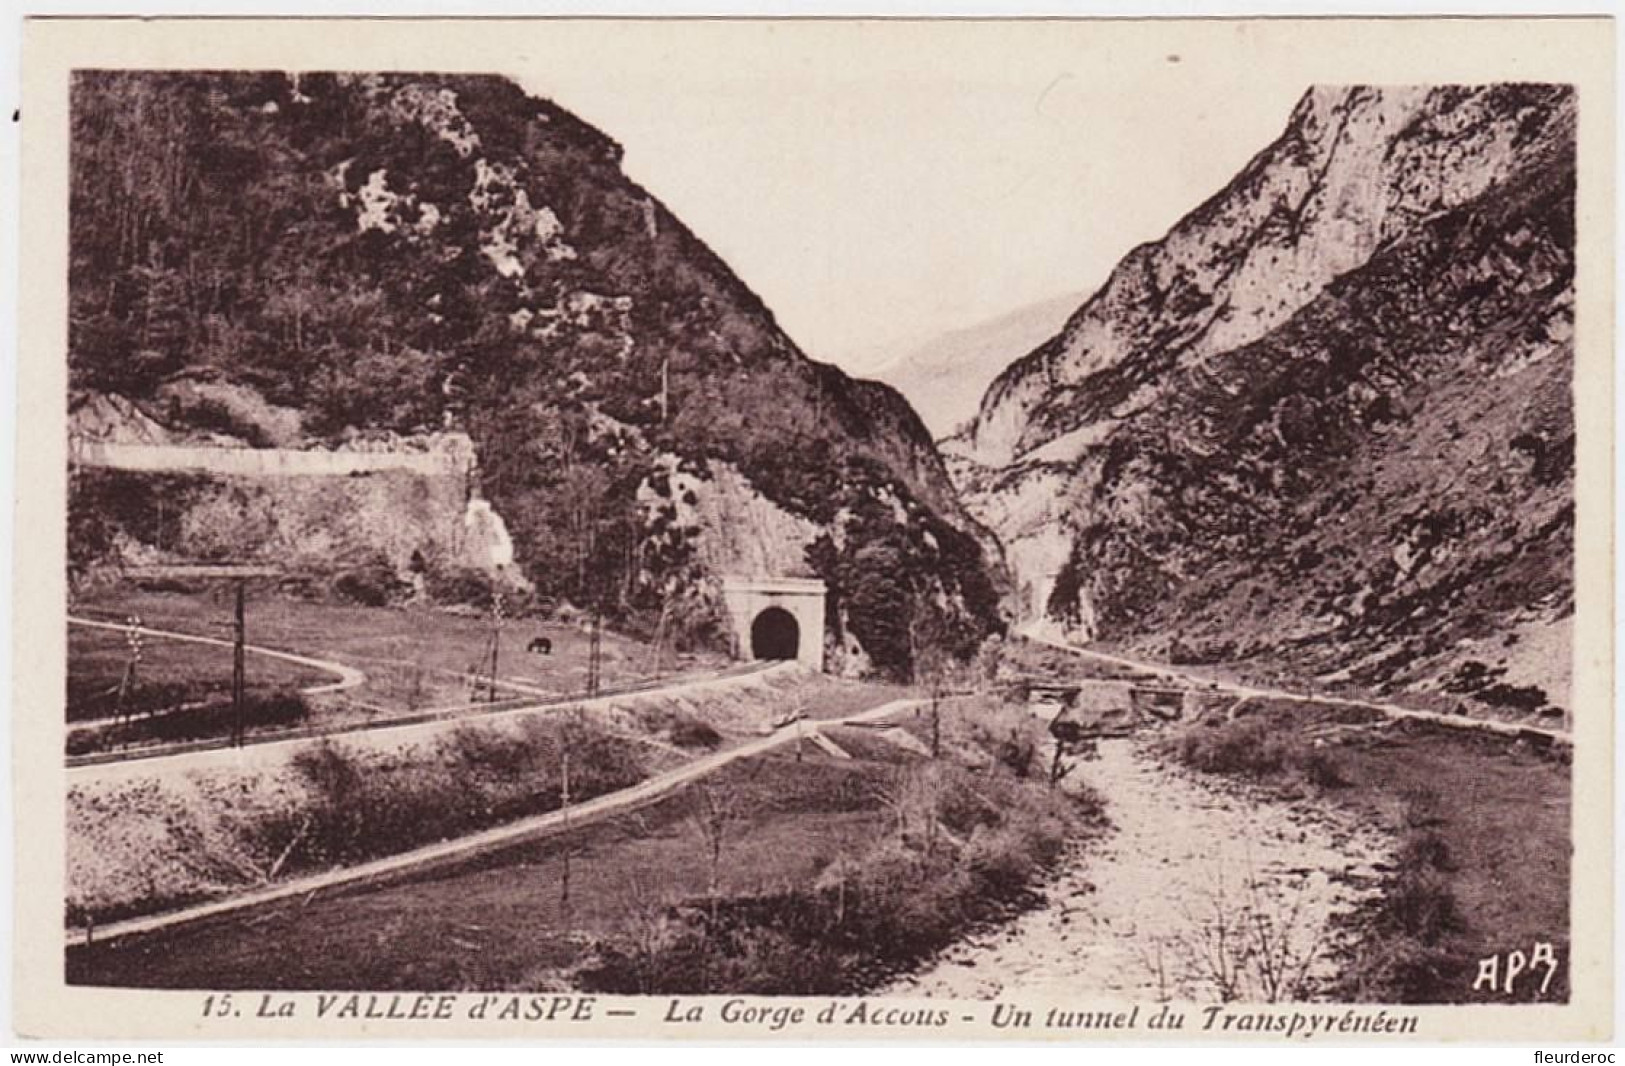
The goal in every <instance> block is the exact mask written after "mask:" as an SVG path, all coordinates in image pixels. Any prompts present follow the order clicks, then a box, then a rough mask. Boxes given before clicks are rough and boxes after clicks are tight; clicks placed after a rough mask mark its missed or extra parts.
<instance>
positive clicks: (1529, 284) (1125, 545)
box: [947, 84, 1575, 715]
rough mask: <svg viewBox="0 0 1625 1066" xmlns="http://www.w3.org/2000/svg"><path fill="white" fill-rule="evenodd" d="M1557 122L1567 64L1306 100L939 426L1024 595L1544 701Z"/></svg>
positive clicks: (1170, 651) (1567, 467) (1204, 637)
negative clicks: (1513, 75) (966, 413)
mask: <svg viewBox="0 0 1625 1066" xmlns="http://www.w3.org/2000/svg"><path fill="white" fill-rule="evenodd" d="M1574 137H1575V100H1574V93H1573V91H1572V89H1571V88H1570V87H1565V86H1553V85H1516V84H1503V85H1490V86H1474V87H1468V86H1444V87H1433V88H1382V89H1377V88H1368V87H1341V88H1330V87H1322V88H1315V89H1312V90H1311V91H1309V92H1308V93H1307V94H1306V95H1305V96H1304V97H1303V98H1302V100H1301V101H1300V102H1299V104H1298V105H1297V107H1296V108H1295V109H1294V111H1293V113H1292V115H1291V117H1290V119H1289V121H1288V122H1287V125H1286V128H1285V130H1284V132H1283V133H1282V134H1281V136H1280V137H1279V138H1278V139H1277V140H1276V141H1275V142H1274V143H1272V144H1270V145H1269V146H1268V147H1266V148H1265V149H1264V150H1263V151H1262V152H1260V153H1259V154H1258V155H1257V156H1256V157H1254V159H1253V160H1252V161H1251V162H1250V163H1249V164H1248V166H1247V167H1246V168H1245V169H1243V171H1242V172H1241V173H1240V174H1238V175H1237V176H1236V177H1235V178H1234V179H1233V180H1232V181H1231V182H1230V184H1229V185H1228V186H1227V187H1226V188H1224V189H1223V190H1222V191H1220V192H1219V193H1217V194H1216V195H1215V196H1213V197H1212V198H1211V199H1210V200H1208V201H1207V202H1206V203H1204V204H1202V205H1201V206H1200V207H1198V208H1197V209H1196V210H1194V211H1193V212H1191V213H1190V214H1189V215H1187V216H1186V217H1185V218H1183V219H1181V220H1180V221H1179V222H1178V223H1177V224H1176V225H1175V226H1174V227H1173V228H1172V229H1171V230H1170V231H1169V233H1168V234H1167V236H1165V237H1164V238H1163V239H1161V240H1160V241H1157V242H1154V243H1151V244H1147V245H1144V246H1141V247H1139V248H1136V249H1134V250H1133V251H1132V252H1131V253H1129V255H1128V256H1126V257H1125V258H1124V259H1123V261H1122V262H1121V263H1120V264H1119V265H1118V266H1117V267H1116V269H1115V270H1114V271H1113V273H1112V274H1111V276H1110V278H1109V279H1108V280H1107V282H1106V283H1105V285H1104V286H1103V287H1102V288H1101V289H1100V290H1099V291H1098V292H1096V293H1095V294H1094V295H1092V296H1091V297H1090V298H1089V299H1088V300H1087V301H1086V302H1085V303H1084V304H1083V305H1082V306H1081V307H1080V308H1078V309H1077V311H1076V312H1075V313H1074V314H1073V315H1072V317H1071V318H1070V319H1069V320H1068V321H1067V323H1066V325H1065V327H1064V328H1063V329H1061V330H1060V331H1059V332H1058V333H1056V334H1055V335H1054V336H1053V337H1051V338H1050V339H1048V340H1047V341H1045V342H1044V343H1043V344H1040V345H1038V346H1037V347H1036V348H1034V349H1033V350H1032V351H1031V352H1030V353H1028V354H1026V355H1024V356H1022V357H1021V358H1019V359H1016V360H1015V361H1014V362H1013V363H1012V364H1011V365H1010V366H1009V367H1008V368H1007V369H1006V370H1005V371H1004V372H1003V373H1001V374H1000V375H999V376H998V378H997V379H996V380H995V381H994V382H993V384H992V385H991V387H990V388H989V389H988V391H987V393H986V395H985V396H984V397H983V399H982V402H981V406H980V409H979V411H978V413H977V416H976V419H975V421H974V423H973V424H972V425H971V426H970V427H969V428H968V429H967V430H966V431H965V432H964V433H962V434H960V435H959V436H958V437H957V438H955V439H954V440H953V441H951V442H948V444H947V450H948V451H950V452H951V453H952V462H953V464H954V467H955V471H956V476H957V477H958V478H959V480H960V482H961V485H962V488H964V489H965V491H966V493H967V496H968V498H969V500H970V504H971V509H972V511H973V513H975V514H976V515H977V516H978V517H980V518H981V519H982V520H983V521H984V522H986V523H987V524H988V525H989V526H990V527H991V528H993V529H994V530H995V531H997V532H998V533H999V535H1000V536H1001V538H1003V539H1004V541H1005V545H1006V549H1007V552H1008V556H1009V559H1010V561H1011V564H1012V566H1013V567H1014V569H1015V570H1016V573H1017V577H1018V580H1019V581H1020V582H1021V583H1022V586H1023V589H1024V591H1025V594H1026V600H1025V610H1026V611H1027V613H1028V616H1029V617H1032V618H1038V619H1041V620H1043V621H1045V622H1047V623H1048V624H1050V625H1053V626H1057V627H1060V628H1063V629H1065V630H1067V631H1069V632H1071V633H1072V634H1074V635H1076V636H1079V637H1083V638H1088V639H1095V640H1100V641H1107V642H1113V643H1118V644H1121V645H1123V646H1125V647H1130V648H1135V649H1140V650H1142V651H1145V652H1147V653H1154V654H1158V655H1162V656H1166V657H1169V658H1172V659H1175V660H1180V661H1187V662H1191V661H1195V662H1236V661H1247V662H1251V663H1253V664H1255V665H1260V664H1270V665H1271V666H1273V667H1274V668H1278V669H1282V670H1290V671H1291V672H1292V673H1293V674H1294V675H1296V676H1300V677H1307V676H1318V677H1320V678H1321V679H1322V680H1324V681H1327V682H1341V683H1347V684H1351V685H1356V686H1362V687H1364V688H1367V689H1371V688H1375V689H1379V690H1390V689H1394V688H1399V687H1405V688H1409V689H1412V690H1416V691H1431V692H1434V693H1436V694H1437V695H1438V696H1439V697H1440V698H1441V699H1443V700H1447V701H1450V702H1451V703H1454V702H1455V701H1456V700H1457V698H1458V697H1460V698H1464V699H1472V700H1477V701H1480V702H1482V703H1484V704H1489V705H1495V706H1497V707H1499V708H1501V709H1507V710H1511V711H1517V712H1537V711H1538V712H1542V713H1545V714H1552V715H1555V714H1558V713H1560V711H1561V709H1562V706H1561V705H1562V703H1564V702H1566V700H1567V698H1568V697H1567V685H1568V669H1569V665H1568V654H1567V632H1568V629H1567V627H1568V626H1569V625H1570V616H1571V614H1572V604H1573V576H1572V566H1573V521H1574V487H1573V455H1574V414H1573V397H1572V378H1573V329H1574V314H1573V302H1574V227H1575V219H1574V192H1575V156H1574Z"/></svg>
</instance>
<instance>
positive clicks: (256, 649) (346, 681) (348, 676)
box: [68, 614, 367, 725]
mask: <svg viewBox="0 0 1625 1066" xmlns="http://www.w3.org/2000/svg"><path fill="white" fill-rule="evenodd" d="M68 624H69V625H73V626H85V627H87V628H89V629H111V630H115V631H117V632H120V633H127V632H129V630H130V627H129V626H128V625H125V624H123V623H120V622H98V621H95V620H94V619H90V618H76V617H74V616H73V615H71V614H70V615H69V616H68ZM135 628H136V631H137V632H140V633H144V634H146V635H147V636H150V637H163V638H165V639H166V640H181V641H186V642H188V643H191V644H209V645H213V646H214V647H217V648H230V647H232V646H233V645H232V642H231V641H229V640H221V639H219V638H218V637H200V636H197V635H196V634H194V633H177V632H175V631H173V630H169V629H153V628H151V627H149V626H136V627H135ZM243 650H244V651H245V652H248V653H249V654H250V655H263V656H265V657H266V658H267V659H281V660H282V661H283V662H288V663H297V664H299V665H300V666H309V667H313V668H314V669H317V670H325V671H326V672H328V673H330V674H333V675H334V676H335V677H337V678H338V680H337V681H333V682H330V683H329V684H326V685H313V686H311V687H310V688H303V689H300V690H299V691H300V692H303V693H304V694H305V695H307V696H321V695H325V694H327V693H332V692H345V691H347V690H349V689H352V688H360V687H361V686H362V685H364V684H366V681H367V675H366V674H364V673H362V672H361V671H360V670H357V669H356V668H355V667H353V666H346V665H345V664H343V663H339V662H334V661H333V660H331V659H313V658H311V657H310V656H308V655H295V654H294V653H293V652H290V651H277V650H276V649H275V648H262V647H260V646H259V645H257V644H245V645H243ZM75 724H78V725H83V724H84V723H82V722H81V723H75Z"/></svg>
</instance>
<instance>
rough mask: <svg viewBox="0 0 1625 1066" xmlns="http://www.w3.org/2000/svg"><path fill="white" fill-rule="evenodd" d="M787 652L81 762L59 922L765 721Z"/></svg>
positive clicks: (454, 825) (462, 814) (409, 830)
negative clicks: (550, 700)
mask: <svg viewBox="0 0 1625 1066" xmlns="http://www.w3.org/2000/svg"><path fill="white" fill-rule="evenodd" d="M831 684H834V682H829V681H825V680H823V679H814V678H808V677H807V676H806V675H804V674H802V673H800V672H798V671H796V670H794V669H793V668H774V669H772V670H767V671H762V672H759V673H754V674H750V675H744V676H733V677H724V678H715V679H708V680H705V681H701V682H689V683H686V684H679V685H674V686H669V687H667V688H664V689H661V690H658V691H653V692H643V693H635V694H629V695H622V696H615V697H608V698H602V699H598V700H592V701H585V702H583V703H581V704H577V705H572V706H570V707H558V706H550V707H545V708H529V709H520V710H515V711H507V712H501V713H497V714H490V715H484V716H480V717H473V718H464V719H453V720H447V721H431V722H423V723H418V724H414V725H410V726H402V727H397V728H390V729H377V730H370V731H366V732H358V733H354V734H346V735H344V736H342V737H337V738H334V737H327V738H308V739H299V740H289V741H283V742H277V743H269V744H262V745H257V746H253V747H250V748H245V749H224V750H213V751H203V752H193V753H187V754H182V755H175V756H169V757H160V758H153V759H144V760H133V761H129V762H123V763H110V764H105V765H95V766H86V767H81V768H78V769H75V770H73V771H70V773H69V778H68V780H69V790H68V797H67V805H68V816H67V854H68V892H67V912H68V913H67V918H68V921H69V923H70V924H80V923H83V922H85V921H87V920H94V921H98V922H106V921H108V920H113V919H118V918H123V917H129V916H134V915H139V914H148V913H153V912H156V911H160V910H165V909H169V908H173V907H178V906H183V905H185V904H188V903H195V902H200V901H204V900H210V899H216V898H220V897H224V896H229V895H232V894H235V893H238V892H244V891H248V890H251V889H254V888H258V887H263V886H266V885H269V884H272V883H274V882H276V881H278V880H281V879H286V878H289V877H294V876H298V875H300V874H306V873H312V872H317V871H322V870H326V869H331V868H334V867H340V866H345V865H348V864H351V863H354V862H360V861H364V860H366V859H370V858H375V857H378V856H381V855H388V854H393V853H396V852H401V851H405V850H408V849H410V848H412V847H415V846H418V845H421V844H425V843H428V842H432V841H437V840H445V839H450V838H453V837H456V836H458V835H461V834H464V833H469V832H472V831H475V830H478V829H481V828H486V827H489V826H493V825H499V824H502V823H504V822H508V821H513V820H516V819H519V818H523V817H526V816H528V815H533V814H537V813H541V812H545V811H548V810H552V809H555V808H556V807H558V806H559V804H560V802H561V798H562V793H563V789H564V780H563V775H564V772H565V768H564V763H565V760H566V756H568V760H569V763H570V767H569V774H570V781H569V795H570V798H571V800H572V801H580V800H585V799H588V798H590V797H592V796H596V795H601V794H604V793H607V792H611V791H615V790H618V789H622V788H626V787H628V786H631V785H633V784H635V783H637V782H638V781H641V780H643V779H645V778H646V777H647V776H648V775H649V774H651V773H654V772H657V771H659V770H661V769H665V768H668V767H671V766H673V765H677V764H680V763H682V762H683V761H685V760H686V759H688V758H690V757H692V756H694V755H696V754H698V753H702V752H704V751H708V750H711V749H713V748H716V747H718V746H720V745H722V744H724V743H725V742H726V739H725V738H726V736H727V735H730V734H731V735H735V736H739V735H752V734H759V733H762V732H765V731H767V730H769V729H770V728H771V723H772V721H773V719H774V717H775V716H776V715H777V714H779V713H780V712H781V710H782V708H783V706H784V705H785V701H786V698H787V695H788V693H789V692H790V691H791V690H792V689H794V690H797V691H798V696H797V698H802V695H804V694H803V693H801V692H800V690H803V689H808V688H811V689H813V690H814V692H813V693H812V695H814V696H816V690H817V689H818V688H819V687H820V686H825V685H831Z"/></svg>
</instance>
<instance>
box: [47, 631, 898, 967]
mask: <svg viewBox="0 0 1625 1066" xmlns="http://www.w3.org/2000/svg"><path fill="white" fill-rule="evenodd" d="M779 669H795V665H794V664H793V663H789V664H785V665H784V666H783V667H779ZM764 672H765V671H764ZM746 676H754V677H758V678H759V677H760V676H761V675H760V674H756V675H746ZM714 683H715V682H714V681H712V682H694V683H684V684H678V685H673V686H671V687H670V688H668V689H666V690H664V691H665V692H667V693H672V692H682V691H686V690H693V689H696V688H699V687H701V685H703V684H714ZM589 702H590V701H589ZM925 702H926V701H924V700H919V699H901V700H892V701H891V702H889V703H883V704H881V705H880V706H878V707H871V708H869V709H867V710H864V711H859V712H857V713H855V714H849V715H846V716H844V717H841V718H831V719H826V720H820V721H817V722H810V721H809V722H803V723H800V725H799V728H798V725H797V724H794V723H792V724H790V725H786V726H785V727H783V728H780V729H778V730H777V731H775V732H773V733H771V734H769V735H768V736H765V737H761V738H760V739H757V740H752V741H748V742H746V743H744V744H741V745H739V746H738V747H735V748H730V749H728V750H726V751H721V752H718V753H716V754H714V755H707V756H705V757H703V758H700V759H696V760H695V761H694V762H691V763H689V764H688V765H686V766H681V767H678V768H677V769H675V770H670V771H668V772H666V773H663V774H659V775H657V776H655V777H651V778H649V779H648V780H646V781H644V782H643V783H641V784H638V785H634V786H633V787H631V788H628V789H622V790H621V791H619V792H611V793H608V794H606V795H603V796H599V797H597V798H595V799H591V800H588V801H586V802H585V803H579V804H576V805H575V806H573V807H571V808H569V809H568V810H555V811H549V812H548V813H546V814H541V815H537V816H536V817H534V818H526V819H524V820H522V821H518V822H512V823H509V824H508V825H503V826H498V827H496V828H494V829H487V830H484V831H483V832H479V833H472V834H470V835H468V836H465V837H459V838H457V839H456V840H448V841H444V842H442V843H439V844H431V845H429V846H427V847H422V848H417V849H415V850H413V851H409V852H405V853H403V854H400V855H392V856H389V857H388V858H383V859H376V860H374V861H372V862H366V863H360V864H358V865H355V866H350V867H346V868H344V869H341V870H333V871H331V872H329V873H325V874H319V875H316V876H313V877H303V878H299V879H297V880H292V881H286V882H283V883H281V884H278V885H275V886H272V887H268V888H264V889H261V890H259V891H257V892H250V893H247V894H244V895H241V896H235V897H233V898H231V899H227V900H220V901H218V902H215V903H208V904H203V905H201V906H197V907H189V908H187V909H185V910H180V911H171V912H169V913H166V914H154V915H149V916H146V917H142V918H131V919H129V920H127V921H122V922H115V923H112V924H110V925H104V926H98V927H96V928H95V929H94V930H93V931H87V930H85V929H72V930H69V931H68V933H67V946H68V947H73V946H74V945H76V944H84V943H85V942H86V941H87V939H88V938H89V937H91V936H93V937H94V938H95V939H96V940H107V939H111V938H114V937H121V936H133V935H137V934H142V933H150V932H156V931H158V930H160V929H167V928H172V927H174V926H178V925H183V924H187V923H190V922H195V921H199V920H201V919H204V918H212V917H218V916H220V915H223V914H228V913H231V912H233V911H242V910H247V909H250V908H254V907H260V906H264V905H265V904H268V903H275V902H278V901H281V900H285V899H290V898H293V897H296V896H302V895H308V894H311V893H315V892H318V891H322V890H324V889H329V888H335V887H338V886H340V885H350V884H355V883H359V882H366V881H372V880H377V879H380V878H384V877H392V876H397V875H400V874H404V873H407V872H418V871H421V870H424V869H429V868H432V867H434V866H438V865H441V864H444V863H447V862H461V861H463V860H466V859H469V858H472V857H475V856H477V855H481V854H484V853H486V852H490V851H496V850H498V849H500V848H506V847H511V846H512V845H515V844H519V843H523V842H526V841H530V840H534V839H537V838H540V837H545V836H548V835H549V834H552V833H556V832H559V831H562V830H565V829H571V828H579V827H581V826H582V825H586V824H589V823H591V822H595V821H599V820H601V819H603V818H607V817H611V816H613V815H617V814H624V813H626V812H628V811H632V810H635V809H637V808H639V807H642V806H644V805H646V804H649V803H652V802H654V801H655V800H658V799H661V798H663V797H665V796H668V795H670V794H671V793H673V792H675V791H677V790H678V789H680V788H682V787H683V786H685V785H688V784H690V783H692V782H694V781H697V780H699V779H700V778H701V777H704V776H705V775H707V774H710V773H714V772H716V771H717V770H719V769H721V768H722V767H724V766H727V765H728V764H729V763H732V762H735V761H737V760H739V759H747V758H750V757H752V756H755V755H760V754H762V753H764V752H767V751H771V750H772V749H774V748H776V747H780V746H781V745H784V744H788V743H791V742H793V741H795V740H796V739H797V738H798V737H806V736H807V734H809V733H815V732H816V731H817V730H818V729H822V728H825V727H829V726H840V725H853V724H857V723H863V722H874V721H879V720H882V719H885V718H890V717H894V716H896V715H898V714H901V713H903V712H904V711H907V710H910V709H912V708H914V707H918V706H921V705H923V704H924V703H925ZM512 713H519V712H512ZM250 750H253V749H236V751H235V752H233V753H232V754H237V755H240V754H242V753H243V752H244V751H250ZM199 754H210V755H213V754H217V753H213V752H209V753H199ZM103 769H105V768H103Z"/></svg>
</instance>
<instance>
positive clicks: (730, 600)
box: [722, 577, 827, 670]
mask: <svg viewBox="0 0 1625 1066" xmlns="http://www.w3.org/2000/svg"><path fill="white" fill-rule="evenodd" d="M826 591H827V589H826V588H825V585H824V583H823V582H822V581H819V580H817V579H816V578H794V577H775V578H748V577H725V578H723V579H722V601H723V604H724V606H725V607H726V608H727V611H728V622H729V629H730V631H731V633H732V637H733V645H734V654H735V655H736V656H737V657H739V658H741V659H794V660H795V661H796V662H798V663H800V664H802V665H803V666H806V667H810V668H811V669H814V670H822V669H823V668H824V594H825V592H826Z"/></svg>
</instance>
